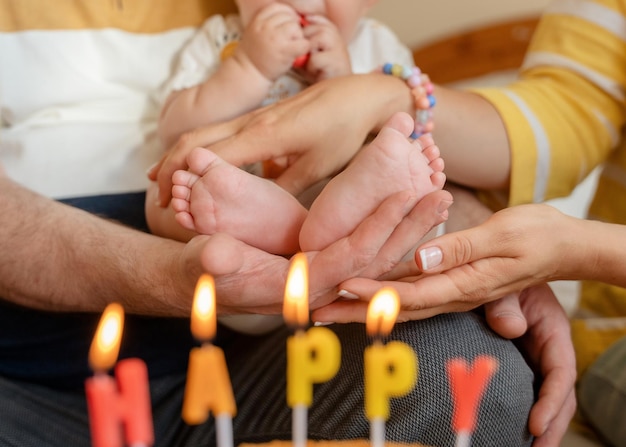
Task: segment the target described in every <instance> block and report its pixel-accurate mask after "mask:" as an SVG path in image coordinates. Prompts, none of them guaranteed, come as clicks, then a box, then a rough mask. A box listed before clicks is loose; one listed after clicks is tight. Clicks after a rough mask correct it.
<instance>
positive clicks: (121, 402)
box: [85, 303, 154, 447]
mask: <svg viewBox="0 0 626 447" xmlns="http://www.w3.org/2000/svg"><path fill="white" fill-rule="evenodd" d="M123 326H124V309H123V308H122V306H121V305H120V304H118V303H111V304H109V305H108V306H107V307H106V309H105V310H104V312H103V314H102V317H101V318H100V322H99V324H98V328H97V330H96V334H95V336H94V339H93V341H92V343H91V347H90V349H89V364H90V366H91V368H92V369H93V371H94V372H95V374H94V376H93V377H91V378H89V379H87V380H86V382H85V393H86V396H87V408H88V411H89V424H90V427H91V438H92V445H93V446H94V447H121V446H122V445H124V439H125V441H126V444H128V445H130V446H133V447H146V446H151V445H152V444H153V443H154V428H153V423H152V410H151V407H150V390H149V387H148V369H147V368H146V364H145V363H144V362H143V361H142V360H140V359H126V360H122V361H120V362H119V363H118V364H117V365H116V366H115V379H113V377H111V376H109V375H108V374H107V371H108V370H109V369H111V368H112V367H113V366H114V365H115V362H116V361H117V356H118V354H119V350H120V341H121V338H122V328H123Z"/></svg>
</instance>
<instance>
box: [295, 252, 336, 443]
mask: <svg viewBox="0 0 626 447" xmlns="http://www.w3.org/2000/svg"><path fill="white" fill-rule="evenodd" d="M283 317H284V319H285V322H286V323H287V324H288V325H289V326H292V327H294V328H295V333H294V335H292V336H290V337H289V338H288V339H287V405H289V406H290V407H291V408H292V411H293V419H292V431H293V435H292V436H293V446H294V447H305V446H306V444H307V437H308V434H307V417H308V407H310V406H311V403H312V401H313V384H314V383H321V382H325V381H328V380H330V379H332V378H333V377H334V376H335V374H337V371H338V370H339V366H340V363H341V345H340V343H339V339H338V338H337V335H335V333H334V332H333V331H331V330H330V329H328V328H325V327H311V328H309V329H307V326H308V324H309V278H308V263H307V258H306V256H305V255H304V254H303V253H298V254H296V255H295V256H294V257H293V259H292V261H291V266H290V269H289V274H288V277H287V284H286V286H285V300H284V302H283Z"/></svg>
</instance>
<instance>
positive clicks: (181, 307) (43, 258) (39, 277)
mask: <svg viewBox="0 0 626 447" xmlns="http://www.w3.org/2000/svg"><path fill="white" fill-rule="evenodd" d="M0 203H1V204H2V212H1V213H0V228H2V231H0V246H1V247H3V248H2V256H0V296H2V297H3V298H5V299H8V300H10V301H13V302H15V303H17V304H21V305H24V306H28V307H34V308H39V309H45V310H53V311H69V310H72V311H100V310H102V309H103V307H104V306H105V305H106V304H107V303H109V302H111V301H119V302H121V303H123V304H124V307H125V308H126V309H127V311H128V312H132V313H143V314H154V315H175V316H184V315H189V309H190V303H191V298H192V294H193V288H194V286H195V280H196V278H197V277H198V275H199V274H200V265H199V262H198V263H197V264H196V265H194V264H193V263H189V264H188V265H187V267H189V269H188V270H185V269H183V268H181V264H182V259H181V255H182V253H183V249H184V248H185V246H184V245H183V244H181V243H178V242H174V241H171V240H167V239H161V238H158V237H155V236H151V235H149V234H145V233H142V232H140V231H136V230H133V229H130V228H127V227H124V226H122V225H120V224H117V223H113V222H109V221H106V220H104V219H101V218H99V217H96V216H95V215H92V214H89V213H87V212H84V211H81V210H79V209H76V208H72V207H70V206H66V205H63V204H61V203H58V202H55V201H53V200H50V199H47V198H44V197H41V196H39V195H37V194H35V193H33V192H31V191H29V190H26V189H24V188H22V187H21V186H19V185H18V184H16V183H14V182H13V181H11V180H10V179H9V178H8V177H5V176H1V175H0Z"/></svg>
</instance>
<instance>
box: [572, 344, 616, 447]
mask: <svg viewBox="0 0 626 447" xmlns="http://www.w3.org/2000/svg"><path fill="white" fill-rule="evenodd" d="M578 407H579V408H580V411H581V412H582V413H583V415H584V416H585V418H586V419H587V420H588V421H589V422H590V423H591V425H592V426H593V427H594V428H595V429H596V431H597V433H598V435H599V436H600V437H602V438H603V439H604V441H605V442H606V443H607V445H611V446H614V447H626V411H625V410H626V338H621V339H620V340H618V341H617V342H615V343H614V344H613V345H611V347H610V348H609V349H607V350H606V351H605V352H604V353H603V354H602V355H601V356H600V357H599V358H598V360H596V361H595V362H594V363H593V364H592V365H591V366H590V367H589V369H588V370H587V371H586V372H585V374H584V375H583V376H582V377H581V379H580V382H579V387H578Z"/></svg>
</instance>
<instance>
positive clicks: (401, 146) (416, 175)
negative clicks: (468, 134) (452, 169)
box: [300, 113, 445, 251]
mask: <svg viewBox="0 0 626 447" xmlns="http://www.w3.org/2000/svg"><path fill="white" fill-rule="evenodd" d="M412 132H413V120H412V118H411V117H410V116H409V115H407V114H406V113H397V114H395V115H393V116H392V117H391V118H390V119H389V121H387V123H386V124H385V126H384V127H383V128H382V129H381V131H380V132H379V133H378V135H377V136H376V138H375V139H374V140H373V141H372V143H371V144H369V145H368V146H366V147H364V148H363V149H362V150H361V152H359V154H357V156H356V157H355V158H354V160H353V161H352V163H351V164H350V165H348V167H347V168H346V169H345V170H344V171H343V172H341V173H340V174H338V175H337V176H336V177H334V178H333V179H332V180H331V181H330V182H329V183H328V185H327V186H326V188H324V190H323V191H322V192H321V193H320V195H319V196H318V197H317V199H316V200H315V202H313V205H312V206H311V208H310V210H309V215H308V217H307V219H306V220H305V221H304V224H303V226H302V230H301V232H300V247H301V249H302V250H304V251H309V250H321V249H323V248H325V247H327V246H328V245H330V244H331V243H332V242H335V241H336V240H338V239H340V238H342V237H345V236H347V235H349V234H350V233H352V231H353V230H354V229H355V228H356V227H357V225H358V224H359V223H360V222H361V221H362V220H363V219H365V218H366V217H367V216H369V215H370V214H371V213H372V212H373V211H374V210H375V209H376V208H377V207H378V206H379V205H380V203H381V202H382V201H383V200H384V199H386V198H387V197H389V196H390V195H392V194H394V193H397V192H400V191H406V190H409V191H412V192H413V193H414V194H415V198H414V203H417V202H418V201H419V200H420V199H421V198H422V197H424V196H425V195H426V194H428V193H430V192H432V191H435V190H437V189H441V188H442V187H443V185H444V183H445V175H444V174H443V166H444V165H443V160H442V159H441V157H440V153H439V148H438V147H437V146H436V145H435V144H434V142H433V139H432V137H431V136H430V135H423V136H421V137H420V138H419V139H417V140H415V141H410V140H409V139H408V137H409V136H410V135H411V133H412Z"/></svg>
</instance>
